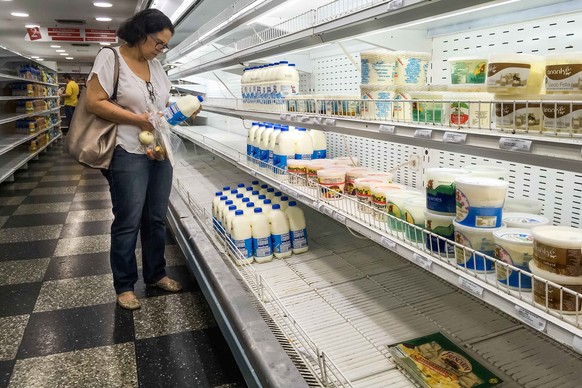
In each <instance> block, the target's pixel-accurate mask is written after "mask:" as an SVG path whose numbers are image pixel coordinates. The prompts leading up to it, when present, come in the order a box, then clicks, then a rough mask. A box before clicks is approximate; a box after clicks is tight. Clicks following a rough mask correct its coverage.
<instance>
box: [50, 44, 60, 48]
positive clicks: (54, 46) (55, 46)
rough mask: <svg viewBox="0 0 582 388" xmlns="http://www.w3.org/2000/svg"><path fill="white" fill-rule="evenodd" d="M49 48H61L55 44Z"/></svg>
mask: <svg viewBox="0 0 582 388" xmlns="http://www.w3.org/2000/svg"><path fill="white" fill-rule="evenodd" d="M51 47H52V48H61V46H58V45H56V44H51Z"/></svg>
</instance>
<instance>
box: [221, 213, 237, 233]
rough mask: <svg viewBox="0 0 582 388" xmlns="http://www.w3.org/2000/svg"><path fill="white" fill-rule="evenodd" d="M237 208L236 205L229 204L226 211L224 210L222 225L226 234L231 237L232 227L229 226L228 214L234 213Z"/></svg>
mask: <svg viewBox="0 0 582 388" xmlns="http://www.w3.org/2000/svg"><path fill="white" fill-rule="evenodd" d="M235 210H236V206H235V205H229V206H228V207H225V208H224V211H223V212H222V225H224V231H225V233H226V236H227V237H228V238H230V229H229V226H228V215H229V214H234V212H235Z"/></svg>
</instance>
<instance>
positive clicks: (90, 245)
mask: <svg viewBox="0 0 582 388" xmlns="http://www.w3.org/2000/svg"><path fill="white" fill-rule="evenodd" d="M0 206H1V207H0V387H5V386H8V387H33V386H34V387H137V386H140V387H182V386H189V387H244V386H245V384H244V381H243V379H242V376H241V374H240V371H239V370H238V368H237V366H236V363H235V361H234V359H233V357H232V354H231V353H230V351H229V349H228V346H227V344H226V342H225V340H224V338H223V337H222V335H221V333H220V330H219V329H218V327H217V325H216V322H215V321H214V318H213V316H212V314H211V312H210V309H209V307H208V305H207V303H206V301H205V299H204V297H203V295H202V293H201V292H200V288H199V287H198V285H197V284H196V281H195V279H194V278H193V277H192V276H191V275H190V274H189V272H188V269H187V267H186V265H185V262H184V257H183V255H182V253H181V251H180V249H179V248H178V246H177V245H175V241H174V240H173V238H172V237H171V236H168V239H167V241H168V245H167V246H166V259H167V262H168V268H167V272H168V274H169V275H170V276H171V277H173V278H175V279H177V280H179V281H181V282H182V284H183V285H184V292H183V293H180V294H169V293H166V292H164V291H162V290H159V289H151V288H146V286H145V284H144V283H143V280H140V281H139V282H138V284H137V285H136V294H137V295H138V297H139V298H141V299H142V308H141V310H137V311H135V312H133V313H132V312H129V311H125V310H122V309H120V308H119V307H117V306H116V304H115V293H114V291H113V280H112V277H111V269H110V266H109V253H108V251H109V241H110V236H109V229H110V225H111V220H112V213H111V202H110V197H109V191H108V185H107V181H106V180H105V178H103V177H102V175H101V173H100V172H99V171H96V170H92V169H88V168H84V167H82V166H80V165H78V164H77V163H75V162H74V161H72V160H71V159H70V158H69V157H68V156H67V155H66V154H64V153H63V151H62V143H58V144H56V145H55V146H53V147H52V148H51V149H49V150H48V151H47V152H45V153H43V154H42V155H41V157H40V159H39V160H36V161H33V162H31V163H30V164H29V168H28V170H21V171H19V172H18V173H17V174H16V175H15V180H14V182H4V183H2V184H0ZM137 256H138V257H140V256H141V255H140V252H139V248H138V252H137Z"/></svg>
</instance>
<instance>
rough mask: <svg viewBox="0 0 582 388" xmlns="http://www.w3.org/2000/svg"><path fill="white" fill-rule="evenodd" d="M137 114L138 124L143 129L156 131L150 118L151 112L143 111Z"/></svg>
mask: <svg viewBox="0 0 582 388" xmlns="http://www.w3.org/2000/svg"><path fill="white" fill-rule="evenodd" d="M136 116H137V120H136V125H137V126H138V127H140V128H141V130H142V131H150V132H152V133H153V132H154V130H155V128H154V126H153V125H152V123H151V122H150V120H149V116H150V115H149V113H142V114H139V115H136Z"/></svg>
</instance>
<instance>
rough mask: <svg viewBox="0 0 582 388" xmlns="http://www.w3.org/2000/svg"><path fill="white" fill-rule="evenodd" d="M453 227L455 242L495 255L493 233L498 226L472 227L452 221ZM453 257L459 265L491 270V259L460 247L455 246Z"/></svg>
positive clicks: (483, 270) (485, 270)
mask: <svg viewBox="0 0 582 388" xmlns="http://www.w3.org/2000/svg"><path fill="white" fill-rule="evenodd" d="M453 225H454V228H455V242H456V243H458V244H461V245H463V246H465V247H467V248H471V249H473V250H475V251H477V252H480V253H482V254H484V255H487V256H490V257H495V241H494V240H493V233H494V232H496V231H498V230H500V229H501V228H502V227H503V226H502V227H500V228H473V227H470V226H465V225H462V224H459V223H458V222H457V221H453ZM455 259H456V260H457V264H458V265H459V266H461V267H465V268H468V269H473V270H475V271H477V272H493V271H494V270H495V269H494V266H493V262H494V261H493V260H491V259H486V258H485V257H483V256H482V255H477V254H475V253H473V252H470V251H467V250H465V249H463V248H461V247H458V246H455Z"/></svg>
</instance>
